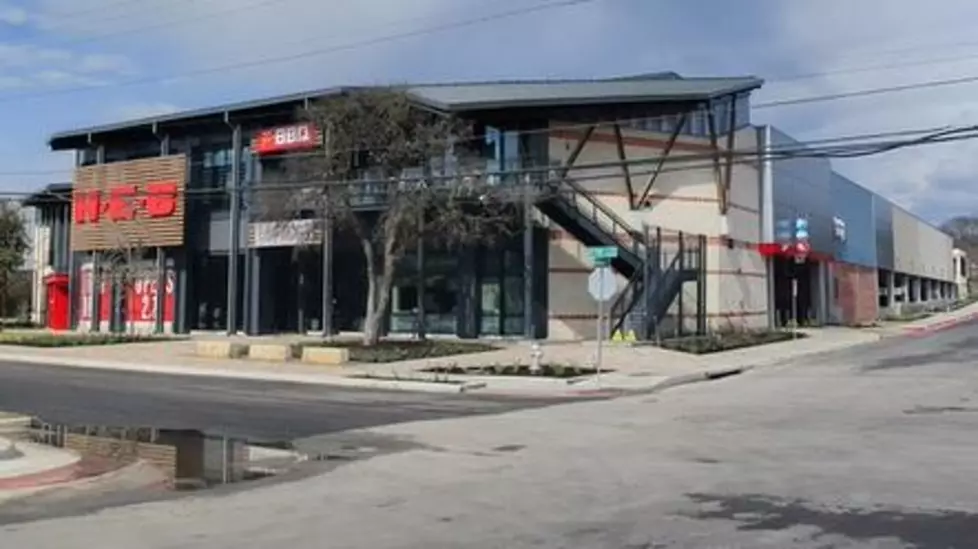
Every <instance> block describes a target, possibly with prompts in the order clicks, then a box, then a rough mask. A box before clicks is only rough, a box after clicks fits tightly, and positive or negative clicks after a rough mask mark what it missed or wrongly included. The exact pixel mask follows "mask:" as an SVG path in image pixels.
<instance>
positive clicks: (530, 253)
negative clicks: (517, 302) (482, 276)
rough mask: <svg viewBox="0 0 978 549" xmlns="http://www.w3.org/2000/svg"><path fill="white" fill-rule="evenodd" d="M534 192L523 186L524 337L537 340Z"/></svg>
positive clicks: (527, 186) (528, 186)
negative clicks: (534, 284)
mask: <svg viewBox="0 0 978 549" xmlns="http://www.w3.org/2000/svg"><path fill="white" fill-rule="evenodd" d="M533 208H534V206H533V190H532V189H531V187H530V185H529V184H527V185H523V337H525V338H526V339H535V337H536V335H537V333H536V326H534V324H535V322H534V318H533V316H534V315H533V310H534V307H533V302H534V295H533V278H534V277H533V264H534V263H535V262H536V261H535V257H534V253H535V250H534V249H533V248H534V246H533Z"/></svg>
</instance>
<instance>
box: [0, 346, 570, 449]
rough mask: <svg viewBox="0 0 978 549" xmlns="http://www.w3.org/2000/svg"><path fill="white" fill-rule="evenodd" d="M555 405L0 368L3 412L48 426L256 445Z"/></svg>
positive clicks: (64, 369)
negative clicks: (200, 436) (186, 434)
mask: <svg viewBox="0 0 978 549" xmlns="http://www.w3.org/2000/svg"><path fill="white" fill-rule="evenodd" d="M554 402H555V401H554V400H553V399H545V400H532V399H520V398H501V397H500V398H492V397H483V396H476V397H473V396H468V395H451V394H420V393H409V392H393V391H366V390H355V389H347V388H332V387H325V386H312V385H300V384H289V383H269V382H258V381H248V380H233V379H221V378H207V377H197V376H170V375H153V374H144V373H127V372H118V371H109V370H90V369H81V368H71V367H55V366H43V365H36V364H17V363H10V362H0V410H2V411H8V412H18V413H23V414H29V415H34V416H38V417H40V418H41V419H43V420H44V421H47V422H49V423H64V424H72V425H108V426H119V427H158V428H166V429H196V430H200V431H204V432H206V433H208V434H214V435H226V436H229V437H238V438H243V439H248V440H252V441H255V442H261V441H265V442H280V441H289V440H292V439H295V438H302V437H308V436H311V435H316V434H323V433H332V432H337V431H344V430H349V429H360V428H365V427H375V426H379V425H386V424H391V423H398V422H407V421H421V420H431V419H443V418H451V417H459V416H468V415H478V414H492V413H500V412H506V411H510V410H517V409H520V408H526V407H535V406H543V405H551V404H554Z"/></svg>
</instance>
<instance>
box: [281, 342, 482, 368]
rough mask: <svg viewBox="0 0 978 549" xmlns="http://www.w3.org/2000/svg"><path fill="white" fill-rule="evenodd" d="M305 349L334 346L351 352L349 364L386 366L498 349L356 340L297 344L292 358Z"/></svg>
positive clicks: (476, 345)
mask: <svg viewBox="0 0 978 549" xmlns="http://www.w3.org/2000/svg"><path fill="white" fill-rule="evenodd" d="M304 347H334V348H339V349H346V350H347V351H348V352H349V353H350V362H364V363H373V364H379V363H385V362H400V361H402V360H421V359H426V358H441V357H446V356H456V355H464V354H471V353H485V352H488V351H495V350H497V348H496V347H494V346H492V345H487V344H485V343H475V342H461V341H437V340H426V341H397V340H386V341H381V342H380V343H378V344H376V345H373V346H369V347H367V346H364V344H363V342H361V341H355V340H339V341H322V342H308V343H298V344H296V345H294V346H293V347H292V355H293V357H295V358H301V357H302V349H303V348H304Z"/></svg>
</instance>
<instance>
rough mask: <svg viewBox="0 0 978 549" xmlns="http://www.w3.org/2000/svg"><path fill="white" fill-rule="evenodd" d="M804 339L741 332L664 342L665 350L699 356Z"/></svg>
mask: <svg viewBox="0 0 978 549" xmlns="http://www.w3.org/2000/svg"><path fill="white" fill-rule="evenodd" d="M795 337H797V338H799V339H800V338H803V337H805V335H804V334H802V333H798V334H794V333H792V332H787V331H739V332H728V333H714V334H709V335H706V336H693V337H685V338H678V339H667V340H664V341H663V342H662V347H663V348H664V349H669V350H672V351H681V352H684V353H692V354H697V355H702V354H709V353H719V352H723V351H732V350H734V349H742V348H745V347H754V346H757V345H767V344H769V343H779V342H782V341H788V340H790V339H793V338H795Z"/></svg>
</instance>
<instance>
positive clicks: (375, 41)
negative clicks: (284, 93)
mask: <svg viewBox="0 0 978 549" xmlns="http://www.w3.org/2000/svg"><path fill="white" fill-rule="evenodd" d="M597 1H599V0H556V1H551V2H544V3H540V4H535V5H531V6H523V7H520V8H515V9H511V10H506V11H500V12H496V13H492V14H488V15H482V16H479V17H473V18H469V19H462V20H456V21H453V22H449V23H442V24H438V25H432V26H429V27H425V28H421V29H415V30H408V31H402V32H398V33H393V34H388V35H383V36H378V37H373V38H368V39H364V40H356V41H351V42H347V43H343V44H336V45H333V46H326V47H322V48H316V49H312V50H306V51H302V52H296V53H292V54H287V55H277V56H269V57H264V58H259V59H249V60H246V61H240V62H237V63H231V64H227V65H216V66H212V67H202V68H199V69H193V70H190V71H185V72H182V73H176V74H171V75H168V76H162V77H159V76H153V77H146V78H136V79H132V80H127V81H123V82H114V83H109V84H93V85H86V86H76V87H70V88H61V89H56V90H48V91H45V92H37V93H32V94H31V93H29V94H14V95H8V96H4V97H0V103H2V102H8V101H14V100H24V99H38V98H42V97H52V96H58V95H65V94H71V93H77V92H81V91H90V90H97V89H102V88H106V87H109V88H119V87H127V86H135V85H140V84H153V83H161V82H169V81H173V80H176V79H182V78H191V77H197V76H206V75H210V74H220V73H225V72H231V71H237V70H243V69H248V68H255V67H262V66H267V65H274V64H279V63H286V62H292V61H298V60H301V59H308V58H311V57H318V56H321V55H326V54H330V53H338V52H342V51H349V50H355V49H358V48H362V47H366V46H373V45H379V44H384V43H389V42H395V41H399V40H404V39H406V38H413V37H417V36H425V35H429V34H435V33H440V32H445V31H448V30H455V29H460V28H464V27H471V26H475V25H480V24H483V23H488V22H492V21H499V20H504V19H511V18H513V17H517V16H521V15H527V14H530V13H537V12H542V11H548V10H553V9H559V8H565V7H569V6H576V5H581V4H588V3H593V2H597Z"/></svg>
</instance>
